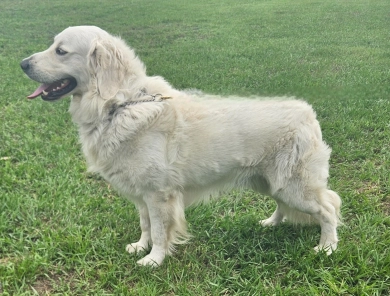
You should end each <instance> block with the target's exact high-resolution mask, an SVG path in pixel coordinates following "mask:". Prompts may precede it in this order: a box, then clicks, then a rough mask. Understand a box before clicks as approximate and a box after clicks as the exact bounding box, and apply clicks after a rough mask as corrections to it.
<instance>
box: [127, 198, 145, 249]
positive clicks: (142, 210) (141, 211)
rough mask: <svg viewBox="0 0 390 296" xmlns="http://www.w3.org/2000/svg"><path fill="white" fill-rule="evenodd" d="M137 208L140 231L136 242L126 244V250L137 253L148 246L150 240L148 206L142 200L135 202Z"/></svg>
mask: <svg viewBox="0 0 390 296" xmlns="http://www.w3.org/2000/svg"><path fill="white" fill-rule="evenodd" d="M137 209H138V212H139V218H140V226H141V231H142V233H141V238H140V239H139V241H138V242H136V243H132V244H128V245H127V246H126V251H127V252H129V253H138V252H142V251H144V250H146V248H147V247H148V246H149V242H150V241H151V234H150V218H149V211H148V207H147V205H146V204H145V203H144V202H139V203H137Z"/></svg>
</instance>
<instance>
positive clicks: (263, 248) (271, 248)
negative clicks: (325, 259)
mask: <svg viewBox="0 0 390 296" xmlns="http://www.w3.org/2000/svg"><path fill="white" fill-rule="evenodd" d="M194 212H198V210H195V211H192V210H191V211H190V212H189V213H188V215H187V220H188V222H189V231H190V233H191V234H192V235H193V237H192V239H191V240H190V242H189V243H188V245H186V246H185V247H184V248H181V247H180V248H179V249H183V250H182V251H179V250H178V253H179V254H177V255H179V256H180V257H182V256H187V255H188V256H190V257H193V256H196V257H197V258H199V259H201V258H203V259H204V260H205V261H206V262H207V261H208V260H210V258H216V259H217V260H225V261H226V260H234V261H237V262H247V263H249V262H256V263H259V262H268V261H270V262H274V261H275V258H286V256H287V257H291V258H290V259H293V260H299V258H300V257H301V256H305V254H308V253H309V254H310V253H312V254H314V250H313V247H314V246H315V245H316V242H317V241H318V239H319V236H320V227H319V226H317V225H305V226H302V225H292V224H290V223H287V222H286V223H281V224H280V225H278V226H274V227H263V226H262V225H260V223H259V221H260V220H261V219H264V217H259V216H257V215H256V214H243V215H242V214H240V213H237V214H236V215H230V216H229V215H225V216H223V217H215V216H214V217H213V215H210V214H209V215H205V214H204V213H203V215H201V216H199V215H196V214H197V213H194ZM206 216H209V217H206ZM194 245H195V246H194ZM187 248H188V249H187ZM188 252H190V254H188ZM180 253H182V254H180ZM191 254H192V255H191ZM206 257H208V259H207V258H206Z"/></svg>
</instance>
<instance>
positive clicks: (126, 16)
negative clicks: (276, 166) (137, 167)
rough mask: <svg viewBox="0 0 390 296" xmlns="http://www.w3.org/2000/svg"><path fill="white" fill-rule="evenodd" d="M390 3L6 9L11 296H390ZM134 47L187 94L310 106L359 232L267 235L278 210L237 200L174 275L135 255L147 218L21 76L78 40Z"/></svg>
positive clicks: (4, 190)
mask: <svg viewBox="0 0 390 296" xmlns="http://www.w3.org/2000/svg"><path fill="white" fill-rule="evenodd" d="M389 11H390V2H389V1H388V0H372V1H368V0H360V1H359V0H357V1H347V0H327V1H309V0H297V1H287V0H272V1H271V0H257V1H254V0H243V1H234V0H207V1H206V0H199V1H188V0H186V1H184V0H183V1H177V0H166V1H157V0H142V1H141V0H133V1H125V0H122V1H119V0H112V1H103V0H101V1H92V0H83V1H76V0H68V1H57V0H53V1H52V0H50V1H49V0H46V1H34V0H23V1H22V0H1V2H0V27H1V29H0V32H1V33H0V69H1V71H0V124H1V125H0V127H1V131H0V294H1V295H34V294H39V295H148V296H149V295H370V296H371V295H389V294H390V249H389V246H390V231H389V226H390V218H389V213H390V194H389V191H390V190H389V187H390V181H389V172H390V149H389V143H390V131H389V129H390V115H389V114H390V100H389V94H390V78H389V77H390V70H389V69H390V38H389V37H390V33H389V28H390V15H389ZM81 24H93V25H98V26H100V27H102V28H104V29H106V30H107V31H109V32H111V33H113V34H116V35H121V36H122V37H123V38H124V39H126V40H127V41H128V42H129V44H131V45H132V47H134V48H135V49H136V51H137V53H138V54H139V55H140V57H141V59H142V60H143V61H144V62H145V64H146V65H147V68H148V73H149V74H150V75H162V76H164V77H165V78H166V79H167V80H168V81H169V82H171V83H172V84H173V85H174V86H175V87H177V88H198V89H202V90H204V91H206V92H210V93H215V94H217V93H218V94H225V95H229V94H239V95H294V96H298V97H302V98H304V99H305V100H307V101H308V102H310V103H311V104H313V106H314V108H315V110H316V111H317V114H318V118H319V120H320V122H321V125H322V128H323V134H324V138H325V140H326V141H327V143H329V145H331V146H332V148H333V154H332V158H331V169H330V173H331V178H330V186H331V187H332V189H334V190H336V191H337V192H338V193H339V194H340V195H341V197H342V199H343V207H342V213H343V216H344V223H345V225H344V226H343V227H341V228H340V229H339V236H340V244H339V249H338V251H337V252H335V253H334V254H332V255H331V256H330V257H326V256H325V255H324V254H319V255H315V254H314V253H313V252H312V251H311V249H312V247H314V246H315V245H316V243H317V241H318V239H319V228H318V227H292V226H290V225H282V226H280V227H277V228H274V229H264V228H262V227H260V226H259V224H258V220H260V219H263V218H264V217H268V216H269V215H270V214H271V213H272V211H273V210H274V207H275V204H274V203H273V202H272V200H270V199H269V198H266V197H260V196H257V195H256V194H253V193H252V192H232V193H231V194H229V196H225V197H222V198H221V199H219V200H218V201H213V202H212V203H211V204H209V205H207V206H205V205H201V206H199V207H196V208H191V209H189V210H188V211H187V219H188V221H189V226H190V231H191V233H192V234H193V235H194V237H193V239H192V240H191V242H190V243H189V244H187V245H184V246H178V248H177V253H176V254H175V256H174V257H169V258H168V259H167V260H166V261H165V262H164V264H163V266H161V267H160V268H158V269H150V268H141V267H137V266H136V261H137V256H135V255H129V254H127V253H126V252H125V246H126V244H127V243H130V242H133V241H135V240H137V239H138V237H139V235H140V229H139V226H138V215H137V213H136V211H135V208H134V206H133V205H132V204H131V203H130V202H128V201H126V200H124V199H121V198H120V197H118V196H117V194H116V193H115V191H113V190H112V189H111V188H110V186H109V185H108V184H106V183H105V182H104V181H103V180H101V179H99V178H97V177H96V176H91V175H88V174H87V173H86V166H85V161H84V159H83V157H82V155H81V152H80V145H79V144H78V139H77V131H76V128H75V126H74V125H73V124H72V122H71V119H70V116H69V114H68V113H67V108H68V104H69V100H68V99H65V100H63V101H62V102H60V103H56V104H49V103H45V102H43V101H42V100H40V99H36V100H34V101H28V100H26V99H25V96H26V95H28V94H29V93H31V92H32V91H33V90H34V89H35V87H36V83H34V82H32V81H30V80H29V79H27V78H26V77H25V76H24V75H23V73H22V71H21V70H20V68H19V63H20V61H21V60H22V58H24V57H27V56H29V55H30V54H32V53H34V52H36V51H40V50H43V49H45V48H46V47H47V46H48V45H50V44H51V41H52V38H53V36H54V35H55V34H56V33H58V32H60V31H62V30H63V29H64V28H66V27H67V26H70V25H81Z"/></svg>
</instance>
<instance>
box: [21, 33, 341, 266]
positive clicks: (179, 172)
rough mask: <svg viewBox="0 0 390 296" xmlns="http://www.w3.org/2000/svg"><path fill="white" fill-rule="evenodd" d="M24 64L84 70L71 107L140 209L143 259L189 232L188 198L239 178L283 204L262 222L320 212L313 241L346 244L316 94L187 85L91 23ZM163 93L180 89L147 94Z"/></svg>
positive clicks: (60, 72) (90, 148) (95, 153)
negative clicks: (304, 97)
mask: <svg viewBox="0 0 390 296" xmlns="http://www.w3.org/2000/svg"><path fill="white" fill-rule="evenodd" d="M58 48H60V49H61V50H63V51H64V52H65V54H63V52H62V53H61V55H59V54H58ZM23 63H24V66H23V68H24V69H25V72H26V73H27V75H28V76H30V78H32V79H34V80H36V81H39V82H42V83H46V84H47V83H52V82H54V81H56V80H60V79H63V78H67V77H73V78H74V79H75V80H76V81H77V87H76V88H75V89H74V90H72V91H71V92H70V93H68V94H66V95H64V96H67V95H70V94H72V95H73V97H72V101H71V105H70V113H71V115H72V118H73V121H74V122H75V123H76V124H77V125H78V127H79V134H80V140H81V143H82V149H83V152H84V154H85V157H86V159H87V162H88V167H89V170H91V171H93V172H97V173H99V174H101V175H102V176H103V177H104V178H105V179H106V180H107V181H108V182H110V183H111V184H112V185H113V186H114V187H115V188H116V189H117V190H118V191H119V192H120V193H121V194H123V195H124V196H126V197H128V198H130V199H131V200H132V201H133V202H134V203H135V204H136V206H137V208H138V210H139V213H140V224H141V230H142V234H141V238H140V240H139V241H138V242H135V243H132V244H129V245H127V247H126V250H127V251H128V252H130V253H133V252H139V251H143V250H145V249H147V248H148V246H149V244H151V245H152V249H151V252H150V253H149V254H148V255H146V256H145V257H144V258H142V259H141V260H139V261H138V264H141V265H152V266H156V265H160V264H161V263H162V262H163V260H164V257H165V256H166V255H167V254H169V253H170V252H171V251H172V250H173V246H174V244H178V243H183V242H185V241H186V240H187V238H188V233H187V227H186V220H185V215H184V209H185V208H186V207H188V206H190V205H192V204H194V203H197V202H199V201H201V200H204V199H207V198H209V197H210V195H215V194H218V193H220V192H222V191H227V190H230V189H232V188H242V189H245V188H250V189H253V190H255V191H257V192H260V193H264V194H268V195H270V196H272V197H273V198H274V199H275V201H276V202H277V209H276V211H275V212H274V213H273V214H272V216H271V217H270V218H268V219H265V220H262V221H261V224H262V225H264V226H274V225H277V224H279V223H280V222H282V221H285V220H290V221H292V222H293V223H301V222H316V223H318V224H319V225H320V226H321V238H320V242H319V244H318V246H316V247H315V250H316V251H318V250H322V249H323V250H325V251H326V252H327V253H328V254H330V253H331V252H332V250H335V249H336V248H337V241H338V239H337V233H336V228H337V225H338V223H339V212H340V205H341V200H340V197H339V196H338V195H337V193H335V192H334V191H331V190H329V189H328V188H327V178H328V160H329V156H330V148H329V147H328V146H327V145H326V144H325V143H324V142H323V140H322V135H321V130H320V126H319V123H318V121H317V120H316V115H315V113H314V112H313V110H312V108H311V107H310V106H309V105H308V104H307V103H305V102H303V101H300V100H295V99H293V98H252V99H244V98H226V99H221V98H220V97H216V96H210V95H204V94H201V93H196V92H194V93H190V92H183V91H178V90H176V89H174V88H172V87H171V86H170V85H169V84H168V83H167V82H166V81H165V80H164V79H163V78H161V77H149V76H147V75H146V71H145V67H144V65H143V63H142V62H141V61H140V60H139V59H138V57H137V56H136V55H135V54H134V52H133V50H131V49H130V48H129V47H128V46H127V45H126V44H125V42H124V41H122V40H121V39H120V38H118V37H114V36H111V35H110V34H108V33H107V32H105V31H103V30H101V29H99V28H97V27H90V26H80V27H70V28H67V29H66V30H64V31H63V32H62V33H60V34H59V35H57V36H56V37H55V40H54V44H53V45H52V46H51V47H50V48H49V49H47V50H46V51H43V52H40V53H36V54H34V55H32V56H31V57H29V58H27V59H25V60H24V61H23ZM26 65H28V71H27V70H26V68H27V67H26ZM156 94H161V95H162V96H168V97H171V99H167V100H163V101H160V100H159V99H157V100H156V101H154V102H145V100H150V99H152V95H156ZM156 98H158V96H157V97H156ZM136 101H138V103H135V102H136ZM259 206H261V204H259Z"/></svg>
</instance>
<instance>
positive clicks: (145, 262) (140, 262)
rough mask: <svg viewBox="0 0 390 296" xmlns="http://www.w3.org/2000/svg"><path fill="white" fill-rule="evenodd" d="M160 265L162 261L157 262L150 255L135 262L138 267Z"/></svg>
mask: <svg viewBox="0 0 390 296" xmlns="http://www.w3.org/2000/svg"><path fill="white" fill-rule="evenodd" d="M159 261H160V262H159ZM161 263H162V260H158V259H157V258H156V259H155V258H153V257H152V256H150V255H147V256H145V257H144V258H142V259H140V260H138V261H137V264H138V265H142V266H150V267H158V266H159V265H161Z"/></svg>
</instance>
